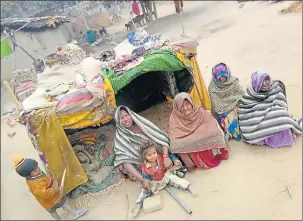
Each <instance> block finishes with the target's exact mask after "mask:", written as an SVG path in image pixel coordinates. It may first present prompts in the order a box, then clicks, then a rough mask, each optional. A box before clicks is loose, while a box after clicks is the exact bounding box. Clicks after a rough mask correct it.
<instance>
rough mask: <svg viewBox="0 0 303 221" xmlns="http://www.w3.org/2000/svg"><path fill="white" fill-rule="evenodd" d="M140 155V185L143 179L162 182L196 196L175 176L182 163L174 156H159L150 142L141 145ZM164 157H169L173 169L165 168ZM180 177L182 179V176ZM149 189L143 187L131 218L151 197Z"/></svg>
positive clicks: (186, 184)
mask: <svg viewBox="0 0 303 221" xmlns="http://www.w3.org/2000/svg"><path fill="white" fill-rule="evenodd" d="M141 154H142V160H143V163H142V165H141V171H142V179H141V183H143V182H142V181H143V179H145V180H149V181H150V182H153V181H156V182H164V183H165V184H166V185H170V186H173V187H176V188H178V189H181V190H188V191H189V192H190V193H191V195H192V196H193V197H194V198H195V197H197V196H198V193H197V192H196V191H195V190H194V189H193V187H192V186H191V185H190V183H189V182H188V181H187V180H185V179H183V178H180V177H178V176H177V175H175V173H176V170H177V169H178V168H179V167H181V166H182V163H181V162H180V161H179V160H178V158H177V157H176V156H175V155H174V154H172V153H170V154H159V153H158V151H157V147H156V144H155V143H153V142H151V141H148V142H144V143H143V144H142V146H141ZM166 157H169V158H170V159H171V160H172V161H173V163H174V168H172V169H169V170H167V169H166V168H165V166H164V159H165V158H166ZM185 170H186V168H185ZM186 171H187V170H186ZM186 171H184V169H183V171H182V172H183V173H184V172H186ZM177 174H178V172H177ZM182 177H184V175H183V176H182ZM151 189H152V187H151V186H149V187H148V190H146V187H144V190H142V192H141V194H140V196H139V198H138V200H137V202H136V204H137V207H135V208H134V209H133V211H132V212H133V216H137V215H138V214H139V213H140V211H141V208H142V205H143V201H144V199H146V198H147V197H149V196H151V195H152V191H151Z"/></svg>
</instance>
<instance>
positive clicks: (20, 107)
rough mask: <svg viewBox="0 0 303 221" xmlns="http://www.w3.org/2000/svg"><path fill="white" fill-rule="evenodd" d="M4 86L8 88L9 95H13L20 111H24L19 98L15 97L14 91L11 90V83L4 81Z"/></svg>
mask: <svg viewBox="0 0 303 221" xmlns="http://www.w3.org/2000/svg"><path fill="white" fill-rule="evenodd" d="M3 84H4V86H5V87H6V89H7V90H8V92H9V94H10V95H11V97H12V99H13V101H14V103H15V104H16V106H17V109H18V111H21V110H23V108H22V104H21V103H20V101H19V100H18V99H17V97H16V96H15V94H14V92H13V89H12V88H11V86H10V85H9V83H8V82H7V81H3Z"/></svg>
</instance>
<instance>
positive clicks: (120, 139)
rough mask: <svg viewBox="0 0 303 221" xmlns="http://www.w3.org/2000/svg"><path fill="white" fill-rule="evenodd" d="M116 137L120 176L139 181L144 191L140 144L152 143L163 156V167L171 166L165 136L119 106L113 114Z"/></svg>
mask: <svg viewBox="0 0 303 221" xmlns="http://www.w3.org/2000/svg"><path fill="white" fill-rule="evenodd" d="M115 122H116V135H115V139H114V151H115V155H116V157H115V161H114V166H117V167H118V169H119V170H120V172H121V173H122V174H124V175H125V176H127V177H129V178H130V179H133V180H140V182H141V183H142V186H143V188H144V189H148V180H147V179H144V178H143V177H142V174H141V173H140V165H141V163H142V162H141V152H140V151H141V149H140V146H141V144H142V142H144V141H148V140H149V139H150V140H152V141H154V142H155V143H156V144H157V145H158V148H159V147H160V148H159V151H160V152H161V153H162V154H163V156H164V166H165V168H166V169H169V168H171V167H172V166H173V163H172V160H171V159H170V158H169V150H168V147H169V138H168V136H167V134H166V133H165V132H164V131H162V130H161V129H160V128H158V127H157V126H156V125H154V124H153V123H152V122H150V121H149V120H147V119H145V118H144V117H141V116H140V115H138V114H136V113H134V112H133V111H131V110H130V109H129V108H127V107H125V106H119V107H118V108H117V110H116V114H115Z"/></svg>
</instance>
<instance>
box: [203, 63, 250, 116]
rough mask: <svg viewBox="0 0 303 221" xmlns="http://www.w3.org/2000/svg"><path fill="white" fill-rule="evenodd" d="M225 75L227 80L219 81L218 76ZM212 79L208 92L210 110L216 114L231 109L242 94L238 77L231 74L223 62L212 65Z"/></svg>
mask: <svg viewBox="0 0 303 221" xmlns="http://www.w3.org/2000/svg"><path fill="white" fill-rule="evenodd" d="M222 76H225V77H226V78H227V81H226V82H224V83H221V81H220V77H222ZM212 77H213V78H212V81H211V82H210V84H209V87H208V92H209V97H210V100H211V105H212V112H213V113H214V114H217V115H221V114H224V113H226V112H229V111H232V110H233V109H234V108H235V107H236V106H237V104H238V101H239V100H240V99H241V98H242V96H243V95H244V91H243V89H242V87H241V86H240V84H239V80H238V78H235V77H233V76H231V72H230V69H229V68H228V67H227V65H226V64H224V63H219V64H216V65H214V67H213V68H212Z"/></svg>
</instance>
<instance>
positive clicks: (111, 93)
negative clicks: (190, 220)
mask: <svg viewBox="0 0 303 221" xmlns="http://www.w3.org/2000/svg"><path fill="white" fill-rule="evenodd" d="M189 45H190V46H186V45H184V44H182V43H175V44H173V45H169V46H166V47H162V46H163V45H162V44H161V49H157V50H149V51H148V52H147V53H145V54H143V56H139V57H138V58H137V60H135V63H136V62H137V63H136V65H135V64H134V63H132V64H127V65H132V66H131V68H129V69H128V70H127V71H122V72H121V71H120V72H119V71H116V70H112V69H111V68H109V66H110V64H109V63H107V65H109V66H107V68H106V67H104V68H103V69H102V71H100V66H101V65H104V64H101V62H100V61H98V60H96V59H94V58H92V57H88V58H85V59H84V60H83V61H82V62H81V63H79V64H77V65H73V66H62V67H59V68H55V67H53V68H49V67H48V68H46V69H45V70H44V72H43V73H42V74H39V75H38V84H37V89H36V91H35V92H34V93H33V94H32V95H31V96H30V97H28V98H27V99H26V100H24V101H23V107H24V111H25V114H24V117H25V118H26V119H27V120H26V126H27V129H28V133H29V136H30V138H31V140H32V142H33V144H34V146H35V148H36V149H37V151H38V152H39V155H40V158H41V160H42V162H43V163H44V166H45V168H46V170H47V171H48V172H49V173H50V174H51V175H52V176H53V177H54V178H56V179H57V180H60V179H61V177H62V174H63V171H64V170H65V169H66V170H67V175H66V181H65V186H64V191H65V193H69V192H71V193H72V195H73V196H74V197H76V196H78V195H79V194H81V193H85V192H97V191H101V190H104V189H106V188H107V187H109V186H113V185H119V184H120V183H121V182H122V178H121V175H120V174H119V173H118V172H117V171H116V170H113V167H112V165H113V164H112V161H113V159H114V154H113V149H112V146H111V142H112V140H113V136H114V132H115V130H114V128H113V126H111V125H106V124H108V123H110V121H111V120H112V119H113V114H114V111H115V108H116V99H117V100H118V101H117V103H118V104H125V105H128V106H130V107H131V108H133V109H134V110H137V111H138V110H140V109H146V108H148V107H150V106H152V105H153V104H154V103H155V102H157V101H161V100H163V99H165V98H166V99H168V100H170V99H172V98H173V97H174V95H175V94H176V93H178V92H181V91H186V92H189V93H190V94H192V96H193V98H194V101H195V102H196V103H201V104H202V105H204V107H205V108H206V109H210V102H209V98H208V94H207V90H206V87H205V85H204V82H203V79H202V76H201V73H200V70H199V68H198V65H197V61H196V57H195V56H196V53H195V49H196V47H197V44H196V42H193V43H191V44H189ZM71 49H72V47H71ZM117 49H118V48H116V57H117V58H118V57H119V56H120V55H121V54H119V53H118V51H119V50H117ZM121 57H123V56H121ZM140 58H141V59H140ZM122 61H123V60H122ZM139 63H140V64H139ZM127 65H126V66H127ZM126 66H124V68H125V67H126ZM128 67H129V66H128ZM124 70H125V69H124ZM136 90H139V92H138V91H136ZM115 93H116V95H115ZM148 95H149V96H148ZM132 96H136V97H135V99H132ZM146 96H147V97H151V98H147V99H146ZM100 125H101V126H102V127H98V126H100ZM104 125H106V126H104ZM92 127H95V128H96V127H97V129H94V128H92Z"/></svg>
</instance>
